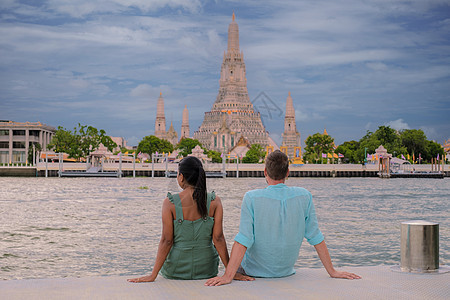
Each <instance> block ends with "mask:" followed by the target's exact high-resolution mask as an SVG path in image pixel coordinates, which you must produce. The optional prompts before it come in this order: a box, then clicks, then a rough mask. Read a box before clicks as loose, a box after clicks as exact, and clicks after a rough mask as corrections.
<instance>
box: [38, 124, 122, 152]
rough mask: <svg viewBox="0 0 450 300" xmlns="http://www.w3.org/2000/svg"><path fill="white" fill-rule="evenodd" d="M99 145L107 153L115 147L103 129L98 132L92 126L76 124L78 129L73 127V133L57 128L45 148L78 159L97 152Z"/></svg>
mask: <svg viewBox="0 0 450 300" xmlns="http://www.w3.org/2000/svg"><path fill="white" fill-rule="evenodd" d="M100 143H101V144H103V145H104V146H105V147H106V148H108V150H109V151H112V150H113V149H114V148H115V147H117V144H116V143H114V141H113V140H112V139H111V137H109V136H107V135H106V132H105V131H104V130H103V129H101V130H98V129H97V128H95V127H92V126H87V125H81V124H78V129H77V128H76V127H75V128H74V129H73V132H72V131H70V130H67V129H65V128H63V127H61V126H59V127H58V130H56V132H55V134H54V135H53V138H52V141H51V142H50V144H48V146H47V148H48V149H50V150H53V151H55V152H64V153H67V154H68V155H69V157H70V158H75V159H80V158H81V157H87V156H89V154H90V153H91V152H93V151H95V150H97V149H98V147H99V146H100Z"/></svg>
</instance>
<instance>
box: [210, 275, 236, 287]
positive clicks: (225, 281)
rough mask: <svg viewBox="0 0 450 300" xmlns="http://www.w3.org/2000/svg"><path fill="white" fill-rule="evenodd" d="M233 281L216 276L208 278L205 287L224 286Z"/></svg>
mask: <svg viewBox="0 0 450 300" xmlns="http://www.w3.org/2000/svg"><path fill="white" fill-rule="evenodd" d="M232 280H233V279H232V278H229V277H226V276H225V275H224V276H217V277H214V278H210V279H208V280H207V281H206V282H205V285H206V286H219V285H224V284H229V283H231V281H232Z"/></svg>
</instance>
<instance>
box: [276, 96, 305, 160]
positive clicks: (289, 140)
mask: <svg viewBox="0 0 450 300" xmlns="http://www.w3.org/2000/svg"><path fill="white" fill-rule="evenodd" d="M282 137H283V142H282V144H281V147H280V149H281V151H283V152H285V153H286V155H287V156H288V157H289V159H290V160H291V161H293V160H295V159H297V160H298V159H301V141H300V133H299V132H298V131H297V126H296V124H295V109H294V102H293V100H292V97H291V92H289V95H288V97H287V99H286V115H285V117H284V132H283V134H282Z"/></svg>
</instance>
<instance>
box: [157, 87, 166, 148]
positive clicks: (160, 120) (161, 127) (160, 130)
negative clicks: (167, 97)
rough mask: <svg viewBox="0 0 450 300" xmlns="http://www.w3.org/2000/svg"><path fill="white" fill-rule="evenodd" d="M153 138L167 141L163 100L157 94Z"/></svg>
mask: <svg viewBox="0 0 450 300" xmlns="http://www.w3.org/2000/svg"><path fill="white" fill-rule="evenodd" d="M155 136H156V137H157V138H160V139H167V132H166V116H165V114H164V98H163V97H162V93H159V98H158V104H157V105H156V120H155Z"/></svg>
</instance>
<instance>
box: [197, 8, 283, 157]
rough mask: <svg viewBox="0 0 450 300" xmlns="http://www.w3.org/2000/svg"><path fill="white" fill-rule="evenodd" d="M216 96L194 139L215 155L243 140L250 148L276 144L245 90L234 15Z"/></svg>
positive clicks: (242, 62) (237, 28) (242, 60)
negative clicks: (214, 152) (247, 142)
mask: <svg viewBox="0 0 450 300" xmlns="http://www.w3.org/2000/svg"><path fill="white" fill-rule="evenodd" d="M219 84H220V87H219V93H218V95H217V98H216V101H215V102H214V104H213V107H212V109H211V111H209V112H205V117H204V120H203V123H202V125H201V126H200V127H199V129H198V130H197V131H195V132H194V139H197V140H199V141H200V142H201V143H202V144H203V146H205V147H207V148H209V149H213V150H216V151H220V152H222V151H225V152H228V151H229V150H230V149H232V148H233V147H234V146H235V145H236V143H237V141H238V140H239V138H240V137H241V136H243V137H244V138H245V139H247V140H248V141H249V143H250V144H260V145H262V146H263V147H265V146H268V145H273V144H275V143H274V142H273V141H272V139H271V138H270V137H269V133H268V132H267V131H266V129H265V128H264V125H263V123H262V121H261V115H260V113H259V112H256V111H255V110H254V108H253V104H252V103H251V102H250V98H249V96H248V90H247V78H246V76H245V63H244V54H243V52H239V27H238V24H237V23H236V21H235V16H234V13H233V18H232V22H231V23H230V25H229V27H228V49H227V51H226V53H224V56H223V62H222V68H221V71H220V80H219Z"/></svg>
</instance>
